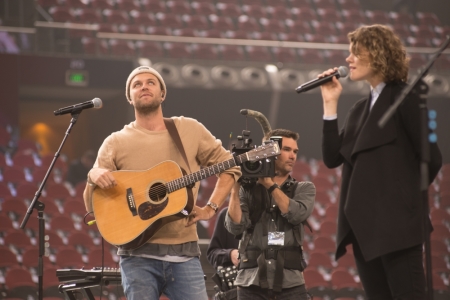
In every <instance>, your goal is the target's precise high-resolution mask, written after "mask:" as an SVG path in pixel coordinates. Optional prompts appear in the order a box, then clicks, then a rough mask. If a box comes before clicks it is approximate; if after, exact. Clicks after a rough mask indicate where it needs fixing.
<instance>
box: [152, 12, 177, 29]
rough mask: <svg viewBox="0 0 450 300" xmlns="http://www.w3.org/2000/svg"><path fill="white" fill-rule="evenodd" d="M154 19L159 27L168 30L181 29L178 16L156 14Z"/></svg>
mask: <svg viewBox="0 0 450 300" xmlns="http://www.w3.org/2000/svg"><path fill="white" fill-rule="evenodd" d="M156 18H157V20H158V23H159V25H160V26H164V27H169V28H172V29H174V28H183V27H184V26H183V23H182V21H181V18H180V16H178V15H174V14H165V13H157V14H156Z"/></svg>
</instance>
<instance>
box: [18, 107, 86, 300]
mask: <svg viewBox="0 0 450 300" xmlns="http://www.w3.org/2000/svg"><path fill="white" fill-rule="evenodd" d="M80 113H81V110H80V111H76V112H73V113H72V120H70V124H69V128H68V129H67V131H66V134H65V135H64V138H63V140H62V142H61V145H60V146H59V148H58V151H56V153H55V156H54V157H53V160H52V163H51V164H50V166H49V168H48V170H47V173H46V174H45V176H44V179H43V180H42V183H41V185H40V186H39V189H38V190H37V192H36V194H35V195H34V198H33V201H31V203H30V206H29V207H28V210H27V213H26V214H25V216H24V218H23V221H22V224H20V228H21V229H25V226H26V225H27V222H28V219H29V218H30V216H31V214H32V213H33V209H35V208H36V209H37V210H38V219H39V239H38V241H39V257H38V279H39V280H38V299H39V300H42V299H43V284H44V271H43V270H44V264H43V256H44V252H45V249H44V245H45V242H44V237H45V236H44V234H45V232H44V230H45V226H44V225H45V224H44V208H45V204H44V203H42V202H40V201H39V200H38V199H39V197H40V196H41V193H42V190H43V189H44V186H45V183H46V182H47V179H48V177H49V176H50V173H51V172H52V170H53V167H54V165H55V163H56V160H57V159H58V157H59V155H60V153H61V149H62V148H63V146H64V144H65V142H66V140H67V137H68V136H69V134H70V131H71V130H72V127H73V126H74V125H75V123H76V122H77V120H78V116H79V115H80Z"/></svg>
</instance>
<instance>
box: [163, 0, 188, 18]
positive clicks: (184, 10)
mask: <svg viewBox="0 0 450 300" xmlns="http://www.w3.org/2000/svg"><path fill="white" fill-rule="evenodd" d="M166 6H167V8H168V10H169V11H170V12H171V13H172V14H179V15H184V14H191V7H190V6H189V2H188V1H186V2H185V1H180V0H178V1H166Z"/></svg>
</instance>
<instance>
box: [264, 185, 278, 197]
mask: <svg viewBox="0 0 450 300" xmlns="http://www.w3.org/2000/svg"><path fill="white" fill-rule="evenodd" d="M279 188H280V187H279V186H278V184H276V183H274V184H273V185H272V186H271V187H270V188H268V189H267V192H268V193H269V195H271V194H272V192H273V190H274V189H279Z"/></svg>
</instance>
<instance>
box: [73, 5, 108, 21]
mask: <svg viewBox="0 0 450 300" xmlns="http://www.w3.org/2000/svg"><path fill="white" fill-rule="evenodd" d="M78 20H79V21H80V22H81V23H89V24H98V23H102V22H103V18H102V16H101V14H100V13H99V12H98V10H97V9H90V8H85V9H80V10H79V11H78Z"/></svg>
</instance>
